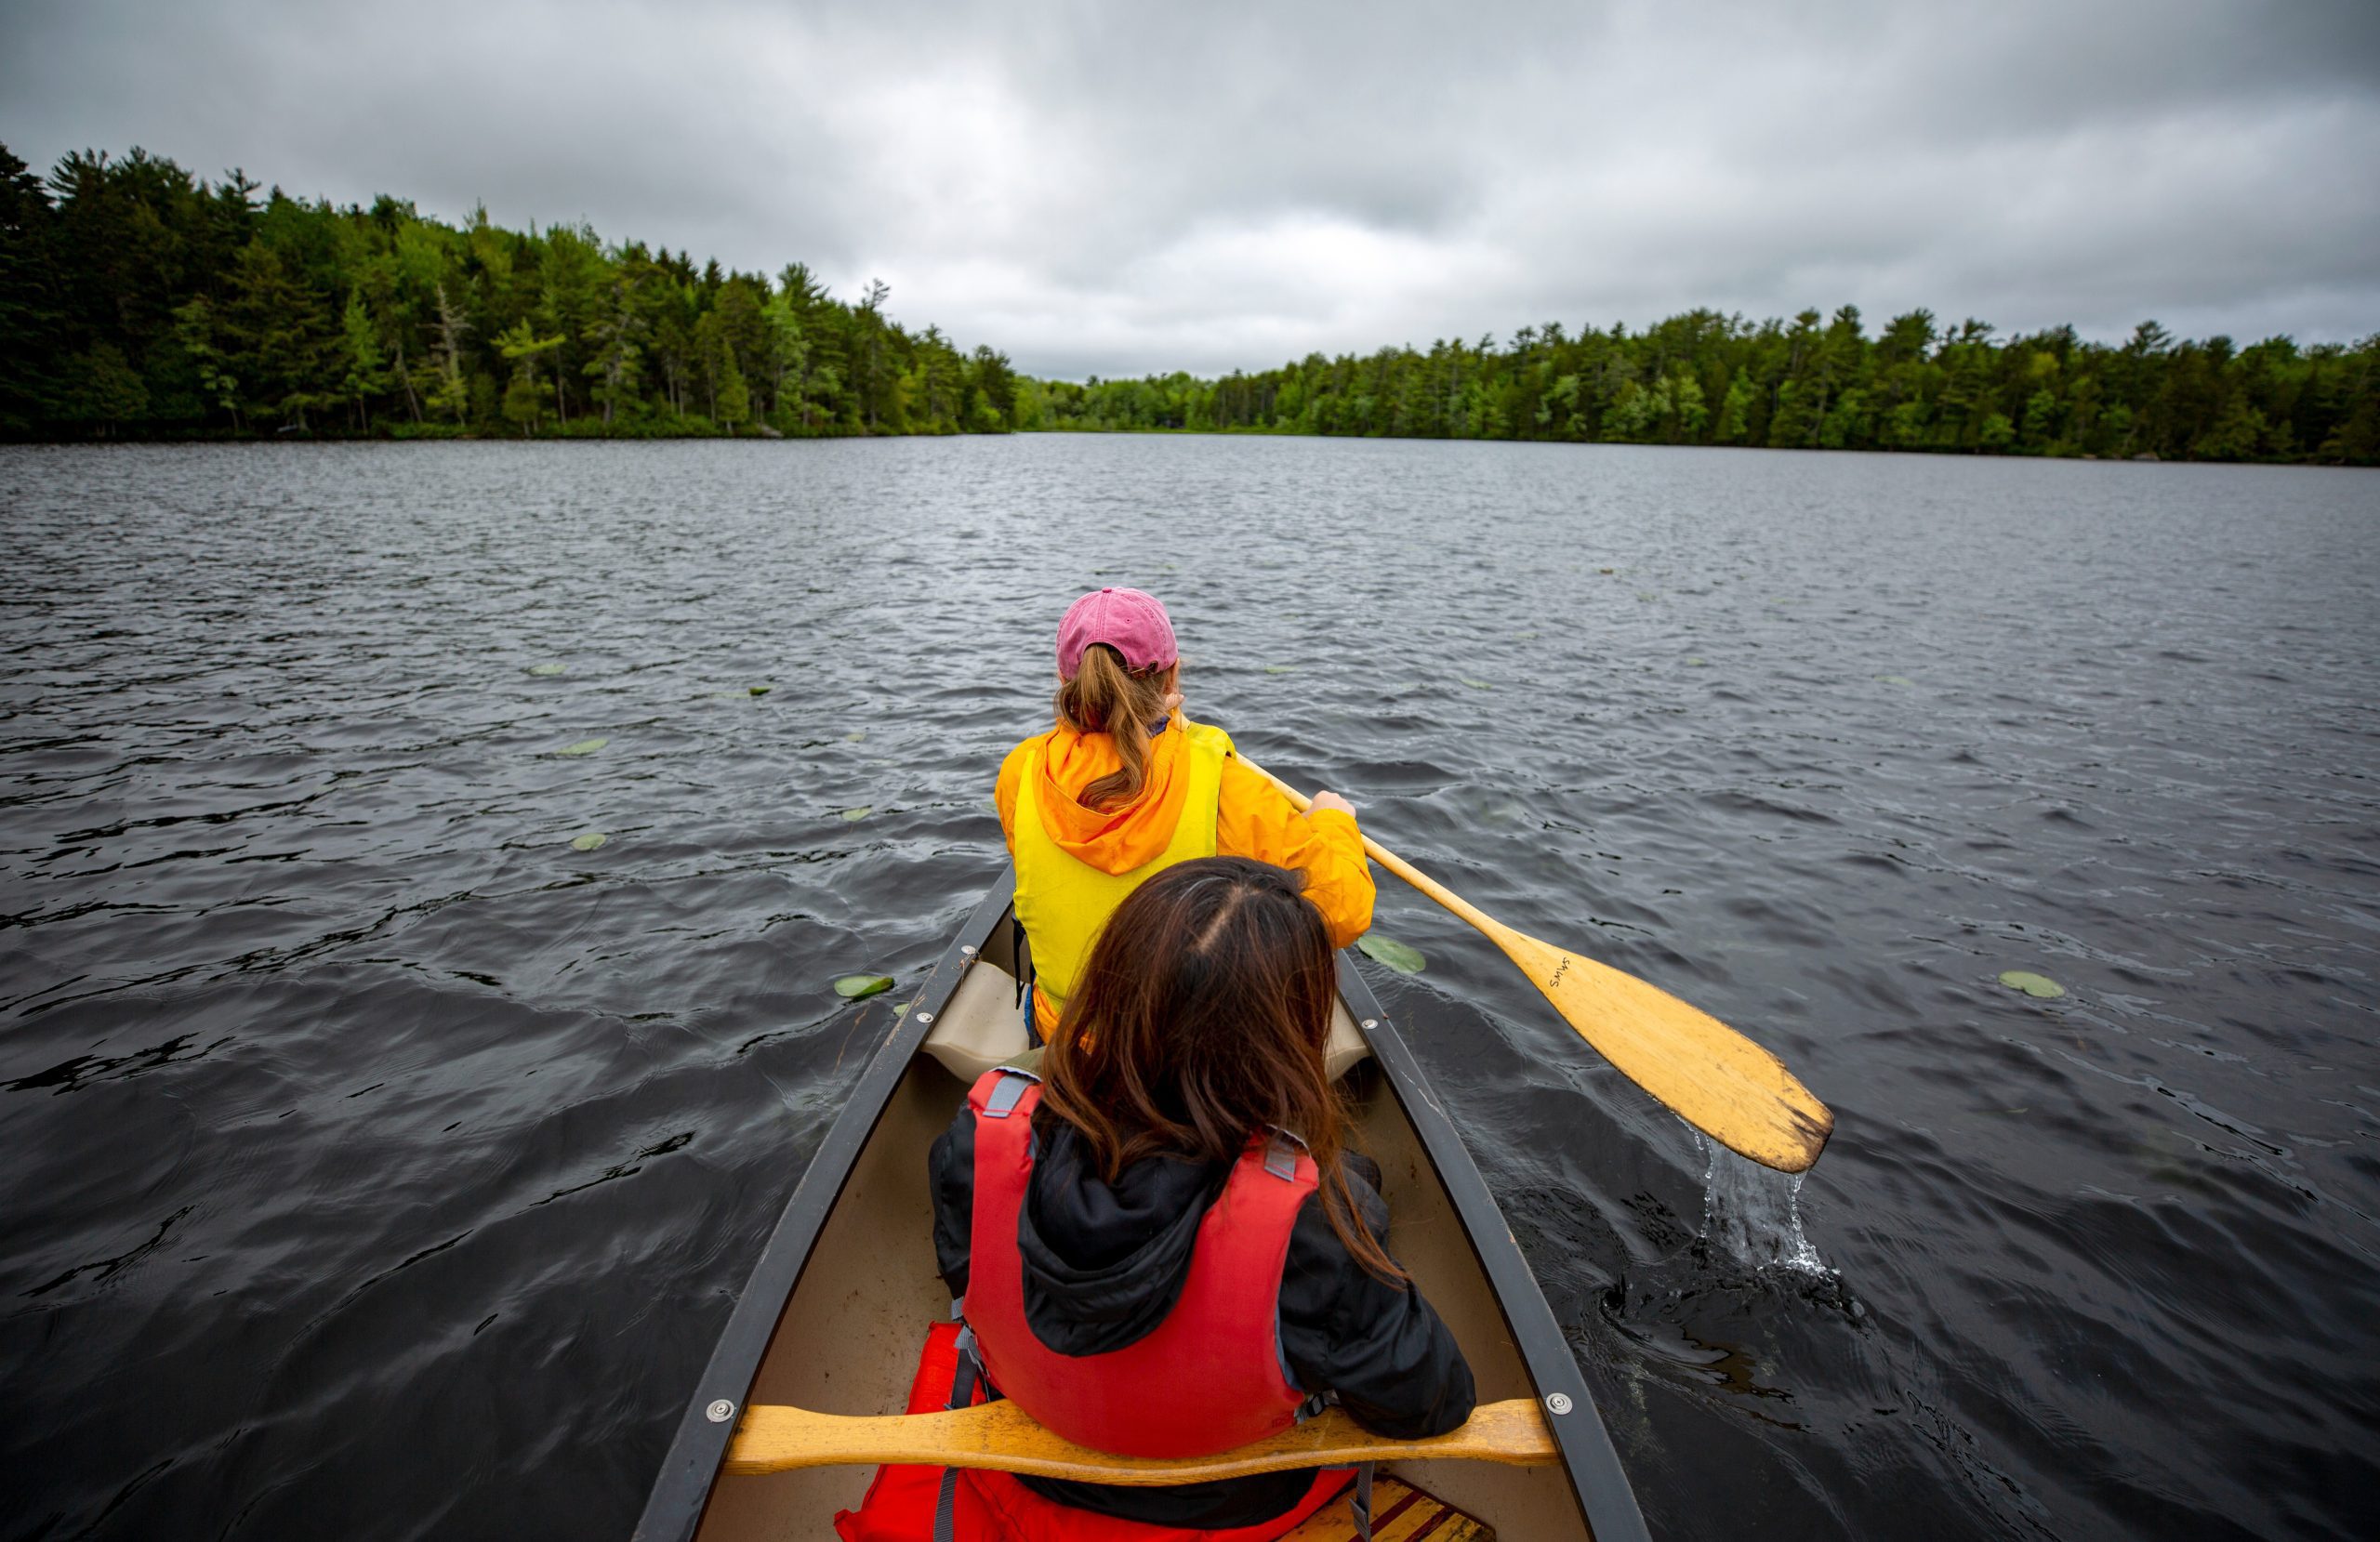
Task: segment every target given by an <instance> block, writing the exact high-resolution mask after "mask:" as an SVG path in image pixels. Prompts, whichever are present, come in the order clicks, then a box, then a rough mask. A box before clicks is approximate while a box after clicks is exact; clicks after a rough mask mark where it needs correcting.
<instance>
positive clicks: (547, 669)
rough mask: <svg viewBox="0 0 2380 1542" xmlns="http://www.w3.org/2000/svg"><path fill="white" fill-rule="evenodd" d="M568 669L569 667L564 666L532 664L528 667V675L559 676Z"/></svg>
mask: <svg viewBox="0 0 2380 1542" xmlns="http://www.w3.org/2000/svg"><path fill="white" fill-rule="evenodd" d="M569 667H570V666H569V665H566V664H533V665H531V666H529V673H531V674H532V675H559V674H562V672H563V671H565V670H567V669H568V668H569Z"/></svg>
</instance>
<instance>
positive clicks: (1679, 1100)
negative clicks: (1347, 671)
mask: <svg viewBox="0 0 2380 1542" xmlns="http://www.w3.org/2000/svg"><path fill="white" fill-rule="evenodd" d="M1239 763H1240V764H1241V765H1243V766H1246V767H1247V768H1248V769H1249V770H1250V771H1254V772H1255V773H1256V774H1257V775H1259V776H1262V777H1263V778H1264V779H1265V780H1266V781H1268V782H1270V783H1272V784H1273V785H1275V786H1276V787H1278V788H1280V789H1281V791H1282V793H1283V794H1284V795H1285V796H1286V797H1288V798H1289V801H1290V802H1292V803H1294V804H1296V805H1297V806H1298V807H1299V808H1300V809H1303V808H1306V807H1307V806H1308V804H1309V801H1310V800H1309V799H1308V798H1307V797H1306V796H1305V795H1304V794H1303V793H1301V792H1299V791H1298V790H1297V789H1296V788H1294V787H1292V786H1290V785H1289V784H1288V783H1286V782H1284V781H1282V780H1281V779H1280V778H1279V777H1277V776H1275V775H1274V774H1273V773H1272V772H1271V771H1266V770H1265V769H1264V768H1263V767H1262V766H1260V765H1258V764H1256V763H1255V762H1254V761H1253V760H1250V759H1249V758H1247V757H1246V756H1244V755H1243V756H1241V757H1240V758H1239ZM1364 850H1365V852H1366V854H1368V855H1369V857H1370V858H1371V859H1372V861H1374V862H1376V863H1380V864H1381V865H1382V867H1385V868H1387V869H1388V870H1389V871H1390V872H1392V873H1394V874H1395V875H1396V876H1398V877H1400V878H1403V879H1404V880H1405V881H1406V882H1407V883H1409V884H1411V885H1412V886H1413V887H1414V888H1416V889H1418V890H1421V892H1422V893H1424V894H1426V895H1428V896H1429V897H1430V898H1431V899H1433V900H1435V901H1436V902H1437V903H1440V904H1442V905H1444V906H1445V907H1446V908H1447V909H1448V910H1450V911H1452V912H1454V914H1455V915H1457V916H1461V917H1462V918H1463V919H1464V920H1466V921H1468V922H1470V923H1471V924H1472V925H1473V926H1474V927H1476V928H1478V929H1479V931H1480V933H1481V934H1482V935H1484V936H1485V937H1486V938H1487V939H1488V941H1489V942H1493V943H1495V944H1496V945H1497V946H1498V947H1500V948H1501V949H1503V950H1504V956H1505V957H1507V958H1510V959H1511V960H1512V961H1513V962H1514V963H1515V964H1517V965H1519V966H1520V969H1521V972H1522V973H1523V974H1525V975H1527V976H1528V978H1529V980H1530V982H1532V983H1533V984H1535V985H1536V986H1537V988H1538V989H1539V990H1540V991H1543V992H1544V993H1545V999H1546V1000H1548V1001H1551V1002H1552V1003H1554V1010H1556V1011H1558V1012H1560V1013H1561V1014H1562V1016H1563V1018H1564V1019H1565V1020H1566V1021H1568V1022H1569V1024H1570V1026H1571V1027H1573V1028H1575V1029H1577V1030H1578V1031H1579V1036H1580V1037H1581V1038H1583V1039H1585V1040H1586V1041H1587V1042H1588V1043H1589V1044H1592V1045H1593V1046H1594V1047H1595V1048H1596V1049H1597V1050H1598V1051H1600V1052H1601V1054H1602V1055H1603V1058H1604V1059H1606V1060H1607V1061H1610V1062H1611V1063H1612V1064H1613V1065H1615V1066H1617V1067H1619V1068H1620V1072H1621V1074H1624V1075H1626V1076H1627V1077H1628V1079H1629V1080H1630V1081H1633V1082H1634V1083H1635V1084H1636V1085H1637V1086H1638V1087H1643V1088H1644V1089H1645V1090H1646V1091H1647V1092H1649V1093H1651V1094H1652V1095H1653V1096H1654V1097H1655V1098H1657V1099H1659V1100H1660V1101H1661V1102H1663V1103H1665V1104H1667V1105H1668V1106H1669V1108H1670V1109H1671V1111H1672V1112H1673V1113H1674V1114H1677V1116H1678V1117H1679V1118H1681V1119H1684V1120H1685V1121H1686V1123H1687V1124H1689V1125H1692V1126H1693V1127H1695V1128H1697V1129H1699V1130H1700V1131H1701V1132H1702V1133H1703V1134H1705V1135H1708V1136H1709V1137H1711V1139H1712V1140H1716V1141H1718V1142H1719V1143H1720V1144H1721V1145H1723V1146H1725V1147H1726V1148H1727V1149H1728V1150H1729V1151H1732V1152H1737V1153H1740V1154H1742V1155H1745V1156H1748V1157H1751V1158H1752V1160H1753V1161H1755V1162H1757V1163H1759V1164H1761V1165H1762V1166H1768V1167H1774V1168H1776V1169H1777V1170H1778V1171H1779V1172H1788V1173H1797V1172H1801V1171H1804V1170H1805V1169H1806V1168H1807V1167H1808V1166H1809V1165H1810V1164H1811V1163H1813V1162H1816V1161H1817V1160H1818V1153H1819V1152H1821V1151H1824V1150H1825V1149H1826V1138H1827V1137H1828V1136H1829V1135H1831V1134H1832V1133H1833V1131H1834V1115H1833V1114H1831V1113H1829V1112H1828V1110H1827V1106H1826V1105H1825V1104H1824V1103H1822V1102H1819V1101H1818V1099H1817V1098H1815V1097H1813V1096H1812V1095H1811V1093H1810V1089H1809V1088H1808V1087H1804V1086H1803V1085H1802V1084H1801V1082H1800V1080H1799V1079H1797V1078H1796V1077H1795V1076H1794V1074H1792V1072H1791V1071H1788V1070H1786V1069H1785V1062H1784V1061H1780V1060H1778V1058H1777V1057H1776V1056H1774V1055H1772V1054H1770V1053H1769V1052H1768V1051H1767V1050H1765V1049H1764V1048H1761V1047H1760V1046H1759V1045H1757V1044H1754V1043H1753V1042H1752V1040H1750V1039H1748V1038H1746V1037H1744V1036H1743V1035H1741V1034H1739V1033H1737V1032H1736V1031H1735V1030H1734V1029H1733V1028H1730V1027H1728V1026H1727V1025H1726V1023H1724V1022H1721V1021H1719V1020H1718V1019H1717V1018H1714V1017H1712V1015H1711V1014H1710V1013H1708V1012H1705V1011H1703V1010H1701V1009H1700V1008H1696V1007H1689V1006H1687V1005H1686V1003H1685V1002H1683V1001H1680V1000H1679V999H1678V998H1677V997H1675V996H1673V995H1670V994H1669V993H1668V992H1667V991H1664V990H1662V989H1660V988H1659V986H1657V985H1648V984H1646V982H1644V981H1642V980H1639V979H1637V978H1636V977H1635V976H1634V975H1632V974H1623V973H1621V972H1620V970H1618V969H1612V968H1611V967H1610V966H1608V965H1606V964H1598V963H1596V962H1595V961H1594V960H1593V959H1592V958H1587V957H1583V956H1580V955H1579V954H1575V953H1572V952H1571V951H1570V950H1568V949H1567V948H1562V947H1556V946H1555V945H1554V944H1553V943H1552V942H1540V941H1539V940H1538V939H1537V938H1534V937H1531V936H1529V935H1528V934H1527V932H1524V931H1515V930H1514V929H1512V928H1511V927H1508V926H1506V925H1504V923H1503V922H1501V921H1499V920H1498V919H1496V918H1495V917H1494V916H1490V915H1488V913H1487V912H1486V911H1484V910H1481V909H1480V908H1479V907H1478V906H1477V905H1474V904H1473V903H1471V902H1470V901H1468V900H1465V899H1464V898H1463V897H1462V896H1461V895H1460V894H1457V893H1455V892H1454V891H1453V890H1450V889H1448V888H1447V887H1446V886H1445V885H1443V884H1441V883H1439V882H1438V881H1437V880H1436V879H1435V878H1433V877H1431V876H1429V875H1428V874H1426V873H1423V872H1422V871H1421V869H1419V868H1417V867H1415V866H1414V865H1413V864H1412V863H1409V862H1407V861H1406V860H1405V859H1404V858H1402V857H1400V856H1398V855H1397V854H1396V853H1395V852H1394V851H1391V850H1388V849H1387V848H1386V847H1384V846H1382V845H1381V844H1380V842H1378V841H1376V840H1373V839H1371V838H1370V837H1365V839H1364Z"/></svg>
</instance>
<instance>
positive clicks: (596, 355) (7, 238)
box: [0, 148, 1018, 439]
mask: <svg viewBox="0 0 2380 1542" xmlns="http://www.w3.org/2000/svg"><path fill="white" fill-rule="evenodd" d="M886 294H887V291H886V290H885V287H884V286H883V285H882V284H880V283H878V284H872V285H870V287H869V289H868V291H867V293H866V295H864V296H862V297H860V298H859V299H858V300H857V302H856V303H845V302H843V301H840V300H837V299H835V298H833V297H830V296H828V295H827V294H826V290H825V288H824V287H823V286H822V285H821V284H819V283H817V281H816V280H815V279H814V278H813V277H812V275H811V273H810V271H809V270H808V269H806V268H804V267H803V266H802V265H801V264H800V263H794V264H791V265H789V266H788V267H787V268H786V269H785V270H784V271H783V272H781V273H779V274H778V275H777V276H776V278H775V279H774V281H771V280H770V279H768V278H765V277H763V276H761V275H759V274H753V273H736V272H726V271H722V270H721V268H720V266H719V264H718V263H717V262H708V263H706V264H704V265H703V266H701V267H699V268H698V267H696V266H695V265H694V259H693V258H692V257H689V256H687V255H686V254H684V253H682V252H681V253H677V254H675V255H673V254H671V253H670V252H669V251H668V250H667V249H660V250H653V249H648V248H647V247H646V246H645V245H644V244H641V243H638V242H631V243H628V244H625V245H617V246H606V245H604V244H602V242H601V241H599V240H598V239H597V238H596V235H595V233H594V231H590V230H586V229H581V228H575V227H573V226H568V225H556V226H553V227H550V228H549V229H548V230H546V231H542V232H538V231H530V232H528V233H526V234H522V233H519V232H515V231H507V230H504V229H501V228H499V227H497V226H496V225H493V224H491V223H490V222H489V221H488V218H487V215H486V211H485V210H481V211H479V212H478V213H477V214H475V215H474V216H473V217H472V218H471V219H470V220H469V221H468V222H467V223H466V224H464V225H463V226H462V227H461V228H460V229H456V227H454V226H451V225H446V224H443V223H441V222H439V221H437V220H435V219H428V218H424V217H422V216H420V215H419V214H417V213H416V212H415V210H414V208H413V206H412V205H411V204H406V203H402V202H399V201H398V200H396V199H393V198H387V197H383V198H380V199H378V200H377V201H376V202H375V203H374V204H373V205H372V206H371V207H370V208H368V209H365V208H358V207H352V206H350V207H347V208H334V207H332V206H331V205H330V204H327V203H323V202H314V203H307V202H304V201H302V200H298V199H293V198H290V197H287V196H285V195H284V194H283V193H282V191H280V190H279V189H277V188H276V189H274V190H273V191H271V193H270V194H268V195H266V196H263V197H259V196H258V185H257V184H256V183H255V182H252V181H250V180H249V179H248V178H246V177H245V176H244V175H242V174H240V173H238V172H232V173H231V174H230V175H228V176H227V177H225V178H223V179H222V180H221V181H219V182H215V183H211V184H210V183H208V182H206V181H204V180H202V179H199V178H193V177H192V176H191V175H190V174H189V173H187V172H185V171H183V170H182V169H181V168H180V167H179V166H178V165H175V164H174V163H173V162H171V161H168V160H165V159H161V158H159V157H156V156H152V155H150V154H147V153H145V152H141V151H139V150H135V151H133V152H130V153H129V154H127V155H126V156H124V157H122V158H121V159H118V158H114V157H112V156H110V155H108V154H106V153H104V152H101V153H77V154H72V155H69V156H67V157H66V158H65V159H64V160H62V161H60V162H59V165H58V166H57V169H56V170H54V171H53V172H51V174H50V175H49V177H48V178H47V179H46V181H45V180H44V179H42V178H37V177H35V176H33V174H32V173H31V172H30V171H29V170H28V169H27V167H26V166H25V164H24V163H23V161H21V160H20V159H19V158H17V157H16V156H14V155H11V154H9V153H8V152H7V150H6V149H5V148H0V436H5V437H10V438H76V439H80V438H105V437H148V438H158V437H202V436H204V437H220V436H262V435H277V434H308V435H315V436H335V435H363V434H384V435H390V436H393V437H400V438H403V437H416V436H418V437H443V436H463V435H486V436H493V435H523V434H536V435H584V436H602V437H610V436H645V435H686V434H695V435H703V434H732V433H739V432H743V433H761V434H781V435H801V436H820V435H843V434H907V433H957V432H964V431H976V430H982V431H1005V430H1006V429H1008V428H1010V426H1011V423H1012V418H1013V416H1014V414H1015V410H1016V396H1017V385H1018V381H1017V376H1016V375H1015V373H1014V371H1013V370H1012V369H1011V368H1010V366H1009V362H1008V360H1007V359H1006V358H1004V357H1002V356H1001V355H999V354H998V353H996V352H994V351H992V350H991V349H988V348H978V349H975V350H974V351H973V352H972V353H964V352H961V351H960V350H959V346H958V345H957V344H956V343H954V342H952V341H951V340H950V339H949V338H947V337H945V336H943V335H942V333H941V332H940V331H939V330H937V329H936V328H933V327H931V326H929V327H927V328H925V329H924V330H923V331H922V332H911V331H909V330H907V329H906V328H905V327H903V326H901V325H900V324H899V323H895V322H894V321H893V320H892V319H891V318H890V317H889V316H887V315H886V314H885V311H884V301H885V298H886Z"/></svg>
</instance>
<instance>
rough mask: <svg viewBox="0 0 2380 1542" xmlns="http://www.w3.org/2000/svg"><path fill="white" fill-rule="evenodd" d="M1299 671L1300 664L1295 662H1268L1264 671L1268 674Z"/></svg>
mask: <svg viewBox="0 0 2380 1542" xmlns="http://www.w3.org/2000/svg"><path fill="white" fill-rule="evenodd" d="M1297 672H1298V666H1296V665H1294V664H1268V665H1266V666H1264V673H1266V674H1268V675H1294V674H1296V673H1297Z"/></svg>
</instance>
